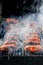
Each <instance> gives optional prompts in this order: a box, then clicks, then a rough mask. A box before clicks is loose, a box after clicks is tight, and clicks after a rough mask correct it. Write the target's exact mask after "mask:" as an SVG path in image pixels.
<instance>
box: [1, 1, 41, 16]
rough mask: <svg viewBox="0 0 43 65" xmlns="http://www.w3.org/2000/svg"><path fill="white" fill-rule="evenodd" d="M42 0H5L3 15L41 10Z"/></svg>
mask: <svg viewBox="0 0 43 65" xmlns="http://www.w3.org/2000/svg"><path fill="white" fill-rule="evenodd" d="M40 4H41V0H14V1H13V0H3V6H2V17H8V16H10V15H15V16H23V15H25V14H30V13H36V12H39V7H40Z"/></svg>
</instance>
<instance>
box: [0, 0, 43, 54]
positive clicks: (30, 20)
mask: <svg viewBox="0 0 43 65" xmlns="http://www.w3.org/2000/svg"><path fill="white" fill-rule="evenodd" d="M35 1H36V0H35ZM38 2H39V1H38ZM38 6H39V5H38ZM38 9H39V11H40V12H39V13H35V14H34V13H33V14H28V15H25V16H23V17H19V20H20V22H19V23H18V24H10V30H9V31H7V32H6V34H5V36H4V39H3V41H2V40H0V44H2V43H5V42H11V41H12V40H13V41H16V44H17V48H10V47H9V52H8V54H15V52H16V51H17V50H19V49H20V48H22V51H23V43H24V39H25V37H27V36H30V33H33V32H36V31H38V30H39V28H41V30H42V28H43V2H42V3H41V6H40V7H39V8H37V10H38ZM31 24H34V25H33V27H32V26H31ZM36 33H37V32H36ZM38 33H40V31H38ZM39 36H40V35H39ZM42 40H43V38H42ZM42 42H43V41H42ZM42 42H41V45H43V44H42ZM19 54H21V51H20V52H19Z"/></svg>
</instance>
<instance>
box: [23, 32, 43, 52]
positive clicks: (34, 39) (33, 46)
mask: <svg viewBox="0 0 43 65" xmlns="http://www.w3.org/2000/svg"><path fill="white" fill-rule="evenodd" d="M40 42H41V40H40V38H39V37H38V35H37V34H36V33H33V34H32V35H31V37H28V38H26V39H25V41H24V44H25V47H24V50H27V51H30V52H36V51H41V49H42V47H41V46H40Z"/></svg>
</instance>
